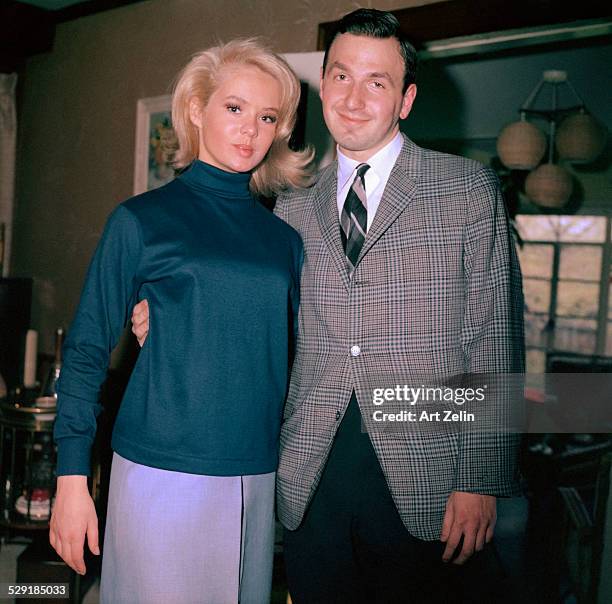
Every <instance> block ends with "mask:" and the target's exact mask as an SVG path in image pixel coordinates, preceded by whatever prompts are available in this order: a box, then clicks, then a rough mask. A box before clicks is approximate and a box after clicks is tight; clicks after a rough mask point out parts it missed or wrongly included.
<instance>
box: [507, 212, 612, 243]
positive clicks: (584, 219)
mask: <svg viewBox="0 0 612 604" xmlns="http://www.w3.org/2000/svg"><path fill="white" fill-rule="evenodd" d="M516 223H517V226H518V230H519V233H520V234H521V237H522V238H523V239H524V240H525V241H528V240H531V241H576V242H586V241H588V242H592V243H601V242H603V241H605V239H606V218H605V216H543V215H539V216H528V215H524V214H521V215H519V216H517V217H516Z"/></svg>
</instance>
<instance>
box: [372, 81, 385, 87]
mask: <svg viewBox="0 0 612 604" xmlns="http://www.w3.org/2000/svg"><path fill="white" fill-rule="evenodd" d="M372 84H373V85H374V88H384V87H385V85H384V84H383V83H382V82H372Z"/></svg>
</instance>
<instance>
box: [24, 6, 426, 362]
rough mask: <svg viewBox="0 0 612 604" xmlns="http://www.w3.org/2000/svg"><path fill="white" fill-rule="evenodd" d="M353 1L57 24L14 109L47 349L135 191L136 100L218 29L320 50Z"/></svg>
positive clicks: (162, 88)
mask: <svg viewBox="0 0 612 604" xmlns="http://www.w3.org/2000/svg"><path fill="white" fill-rule="evenodd" d="M431 1H432V0H425V1H423V0H421V1H419V0H403V1H401V0H395V1H393V0H379V1H378V2H376V7H377V8H381V9H394V8H399V7H402V8H404V7H406V6H411V5H414V6H416V5H418V4H426V3H428V2H431ZM398 2H400V6H398ZM363 4H365V3H363ZM358 5H359V4H358V3H355V2H352V1H349V0H318V1H317V0H300V1H299V2H287V1H285V0H226V1H225V2H223V3H221V4H220V3H218V2H215V1H214V0H206V1H202V0H151V1H149V2H142V3H137V4H134V5H130V6H126V7H123V8H119V9H115V10H112V11H107V12H104V13H100V14H97V15H92V16H90V17H85V18H82V19H77V20H75V21H71V22H68V23H64V24H61V25H60V26H58V28H57V33H56V38H55V44H54V48H53V52H51V53H47V54H43V55H39V56H36V57H34V58H32V59H31V60H30V61H29V62H28V63H27V66H26V69H25V72H24V73H23V74H22V78H21V81H20V95H19V98H20V104H19V108H18V111H19V113H18V119H19V134H18V156H17V175H16V207H15V239H14V248H13V263H12V274H13V275H16V276H17V275H19V276H31V277H33V278H34V300H33V307H32V326H33V327H34V328H35V329H38V330H39V331H40V335H41V338H40V349H41V350H42V351H50V350H52V334H53V330H54V328H55V327H56V326H59V325H64V326H68V325H69V323H70V320H71V317H72V315H73V313H74V310H75V307H76V304H77V301H78V296H79V292H80V289H81V286H82V282H83V278H84V276H85V271H86V268H87V264H88V262H89V258H90V256H91V254H92V252H93V249H94V246H95V244H96V242H97V240H98V237H99V235H100V233H101V229H102V227H103V224H104V220H105V218H106V216H107V215H108V214H109V212H110V211H111V209H112V208H113V207H114V206H115V205H116V204H117V203H119V202H121V201H122V200H124V199H125V198H126V197H128V196H130V194H131V192H132V177H133V169H134V166H133V157H134V132H135V125H136V101H137V99H139V98H143V97H149V96H156V95H159V94H164V93H167V92H168V91H169V90H170V85H171V81H172V79H173V77H174V76H175V74H176V72H177V71H178V70H179V69H180V67H182V65H183V64H184V63H185V62H186V61H187V60H188V58H189V57H190V55H191V54H192V53H194V52H196V51H198V50H200V49H202V48H205V47H207V46H210V45H211V44H213V43H214V42H215V41H217V40H218V39H221V40H226V39H230V38H232V37H236V36H251V35H257V34H265V35H266V36H267V37H268V38H269V39H270V40H271V41H273V44H274V47H275V49H276V50H277V51H279V52H300V51H311V50H316V43H317V26H318V24H319V23H320V22H325V21H331V20H334V19H337V18H339V17H340V16H341V15H342V14H344V13H345V12H349V11H350V10H353V9H354V8H356V7H357V6H358ZM220 6H222V7H223V9H222V10H220V9H219V7H220Z"/></svg>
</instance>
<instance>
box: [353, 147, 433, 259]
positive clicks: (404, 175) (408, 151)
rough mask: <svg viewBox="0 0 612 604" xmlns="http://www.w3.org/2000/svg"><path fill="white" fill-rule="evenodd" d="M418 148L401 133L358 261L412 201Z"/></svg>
mask: <svg viewBox="0 0 612 604" xmlns="http://www.w3.org/2000/svg"><path fill="white" fill-rule="evenodd" d="M421 154H422V151H421V149H420V147H417V145H415V144H414V143H413V142H412V141H411V140H410V139H409V138H407V137H406V136H404V146H403V147H402V150H401V152H400V154H399V156H398V158H397V161H396V162H395V166H394V167H393V170H391V174H390V175H389V180H388V181H387V185H386V187H385V190H384V192H383V196H382V199H381V200H380V205H379V206H378V210H377V211H376V216H374V222H373V223H372V226H371V227H370V229H369V230H368V233H367V236H366V238H365V242H364V244H363V247H362V248H361V253H360V254H359V260H361V258H363V256H364V255H365V254H367V253H368V250H369V249H370V248H371V247H372V246H373V245H374V244H375V243H376V242H377V241H378V239H380V237H381V236H382V235H383V234H384V233H385V231H386V230H387V229H388V228H389V227H390V226H391V225H392V224H393V223H394V222H395V221H396V220H397V218H398V216H399V215H400V214H401V213H402V212H403V211H404V210H405V209H406V207H407V206H408V205H409V204H410V203H411V202H412V201H413V200H414V197H415V194H416V191H417V183H416V181H417V178H418V175H419V169H420V164H421ZM359 260H358V263H359Z"/></svg>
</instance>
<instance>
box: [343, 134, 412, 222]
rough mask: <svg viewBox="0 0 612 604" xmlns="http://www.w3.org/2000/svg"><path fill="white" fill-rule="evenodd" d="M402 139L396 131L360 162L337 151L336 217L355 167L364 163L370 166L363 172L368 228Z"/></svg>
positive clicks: (398, 152)
mask: <svg viewBox="0 0 612 604" xmlns="http://www.w3.org/2000/svg"><path fill="white" fill-rule="evenodd" d="M403 144H404V139H403V137H402V135H401V134H400V133H399V132H398V133H397V134H396V136H395V137H394V138H393V140H392V141H391V142H390V143H388V144H387V145H385V146H384V147H383V148H382V149H381V150H380V151H377V152H376V153H375V154H374V155H372V157H370V159H368V160H367V161H365V162H360V161H357V160H355V159H351V158H349V157H347V156H346V155H344V154H343V153H342V152H341V151H340V149H337V151H338V192H337V201H338V217H340V215H341V214H342V206H344V201H345V199H346V196H347V194H348V192H349V189H350V188H351V185H352V184H353V181H354V180H355V168H357V166H358V165H359V164H363V163H366V164H368V165H369V166H370V169H369V170H368V171H367V172H366V173H365V176H364V180H365V191H366V197H367V206H368V207H367V210H368V225H367V228H368V230H369V229H370V227H371V226H372V222H373V221H374V216H375V215H376V210H378V206H379V205H380V200H381V198H382V195H383V192H384V190H385V187H386V186H387V181H388V180H389V175H390V174H391V170H392V169H393V166H394V165H395V162H396V160H397V158H398V156H399V154H400V151H401V150H402V146H403Z"/></svg>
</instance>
